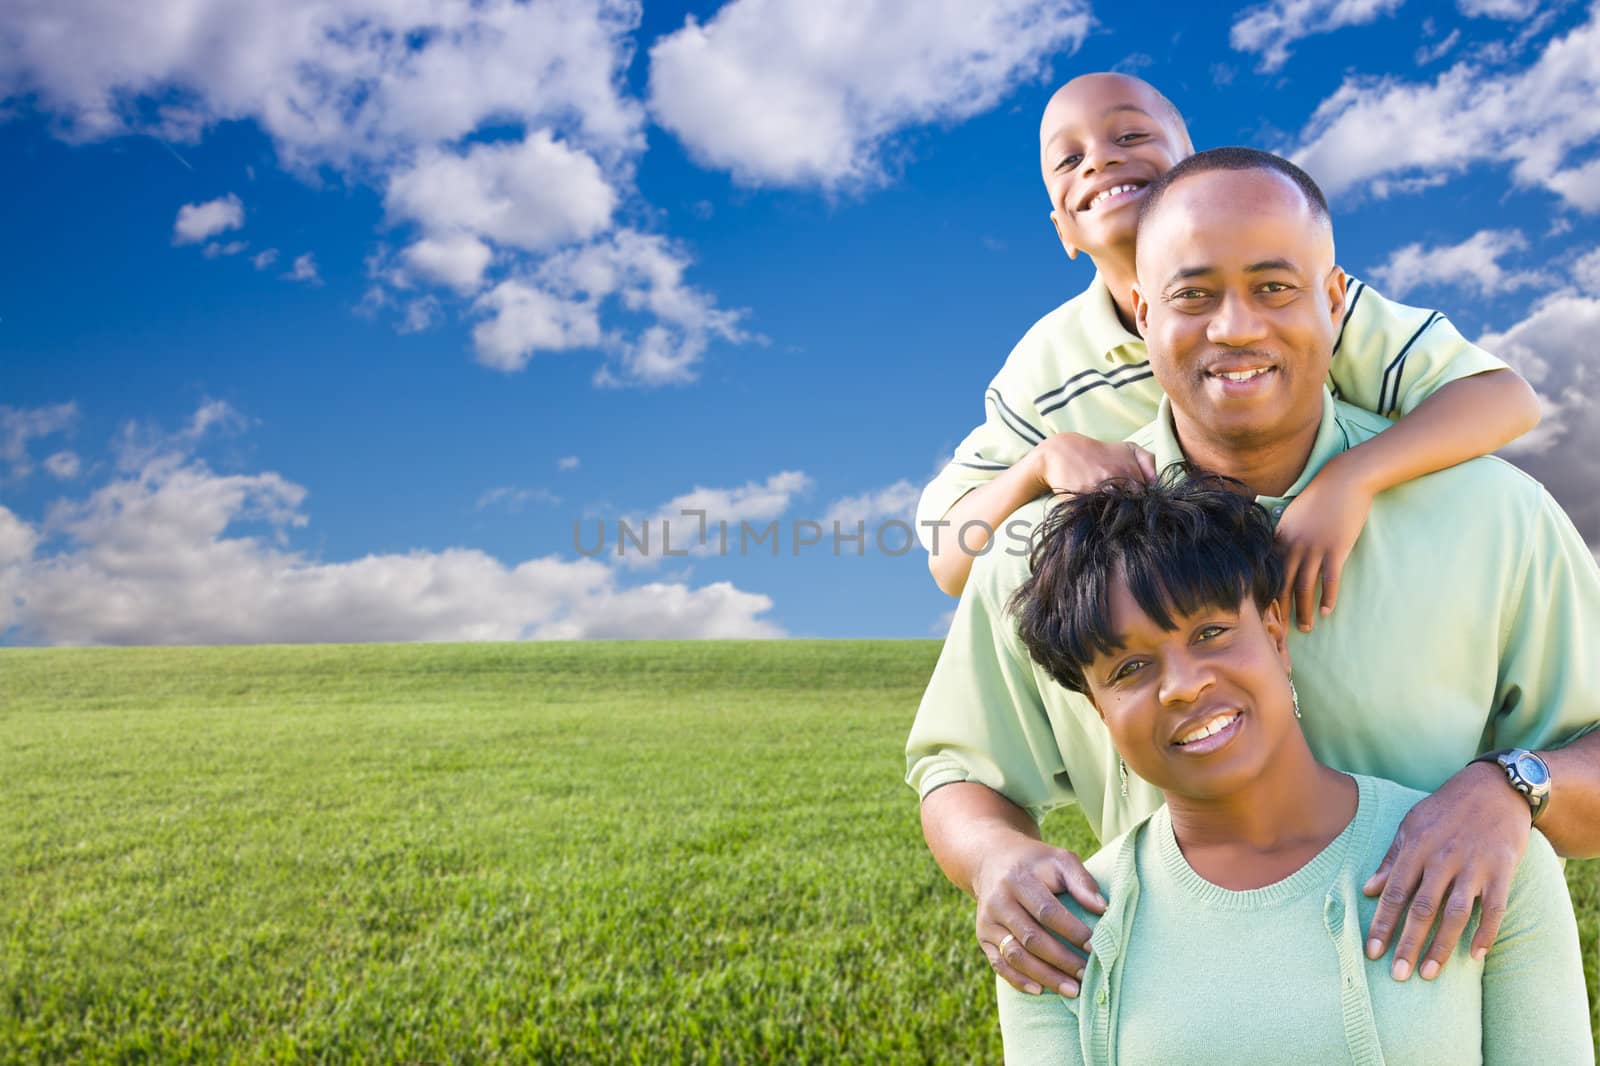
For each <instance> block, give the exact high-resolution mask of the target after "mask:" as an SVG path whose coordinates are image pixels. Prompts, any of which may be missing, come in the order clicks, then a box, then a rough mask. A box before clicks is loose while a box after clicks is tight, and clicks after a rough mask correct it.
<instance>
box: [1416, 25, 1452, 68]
mask: <svg viewBox="0 0 1600 1066" xmlns="http://www.w3.org/2000/svg"><path fill="white" fill-rule="evenodd" d="M1459 40H1461V31H1460V30H1451V31H1450V35H1449V36H1448V37H1446V38H1444V39H1443V40H1441V41H1436V42H1434V43H1433V44H1425V45H1423V46H1421V47H1420V48H1418V49H1417V55H1416V61H1417V66H1419V67H1425V66H1427V65H1428V64H1429V63H1432V62H1433V61H1434V60H1436V59H1443V58H1444V56H1445V54H1446V53H1447V52H1449V51H1450V49H1452V48H1454V47H1455V46H1456V42H1457V41H1459Z"/></svg>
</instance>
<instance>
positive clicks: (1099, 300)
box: [1083, 273, 1144, 359]
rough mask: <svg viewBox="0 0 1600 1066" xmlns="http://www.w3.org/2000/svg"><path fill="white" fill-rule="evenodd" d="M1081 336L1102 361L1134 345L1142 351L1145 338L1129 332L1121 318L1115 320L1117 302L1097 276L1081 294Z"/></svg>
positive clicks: (1096, 275) (1097, 275)
mask: <svg viewBox="0 0 1600 1066" xmlns="http://www.w3.org/2000/svg"><path fill="white" fill-rule="evenodd" d="M1083 334H1084V337H1085V339H1086V340H1088V342H1089V346H1090V347H1091V348H1092V349H1093V350H1094V351H1096V352H1098V353H1099V354H1100V356H1101V358H1103V359H1110V358H1112V357H1113V356H1114V355H1115V354H1116V352H1117V349H1119V348H1123V347H1125V346H1127V345H1129V344H1137V345H1138V346H1139V347H1140V349H1141V350H1142V349H1143V347H1144V338H1142V337H1140V336H1139V335H1138V334H1137V333H1129V332H1128V329H1127V327H1126V326H1124V325H1123V324H1122V319H1120V318H1118V317H1117V305H1116V302H1115V301H1113V300H1112V299H1111V289H1110V288H1109V287H1108V286H1107V285H1106V283H1105V281H1104V280H1102V279H1101V277H1100V275H1099V274H1098V273H1096V274H1095V276H1094V280H1093V281H1091V282H1090V283H1089V288H1088V291H1087V292H1085V293H1084V309H1083Z"/></svg>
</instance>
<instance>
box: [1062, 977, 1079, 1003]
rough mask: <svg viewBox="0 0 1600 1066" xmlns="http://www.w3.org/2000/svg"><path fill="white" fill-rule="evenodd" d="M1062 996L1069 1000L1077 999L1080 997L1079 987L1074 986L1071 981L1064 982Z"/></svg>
mask: <svg viewBox="0 0 1600 1066" xmlns="http://www.w3.org/2000/svg"><path fill="white" fill-rule="evenodd" d="M1061 994H1062V995H1063V996H1066V997H1067V998H1068V999H1076V998H1077V996H1078V986H1077V985H1075V984H1073V983H1072V982H1071V981H1062V982H1061Z"/></svg>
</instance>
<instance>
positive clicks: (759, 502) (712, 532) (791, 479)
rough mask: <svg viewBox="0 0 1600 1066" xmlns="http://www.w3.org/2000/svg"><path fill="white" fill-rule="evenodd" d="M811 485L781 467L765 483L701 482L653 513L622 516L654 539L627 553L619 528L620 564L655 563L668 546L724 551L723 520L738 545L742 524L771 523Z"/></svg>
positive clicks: (692, 551) (690, 550)
mask: <svg viewBox="0 0 1600 1066" xmlns="http://www.w3.org/2000/svg"><path fill="white" fill-rule="evenodd" d="M811 488H812V480H811V478H810V477H809V476H807V475H806V474H805V473H804V472H803V471H799V470H782V471H779V472H778V473H776V474H773V475H771V476H770V477H768V478H766V480H764V481H747V482H745V483H744V484H743V485H736V486H733V487H731V488H728V487H709V488H708V487H706V486H702V485H696V486H695V487H694V488H692V489H690V490H689V491H688V492H685V493H682V494H681V495H678V496H674V497H673V498H672V499H670V500H668V501H666V502H665V503H663V504H661V505H660V506H659V507H657V508H656V509H655V511H654V513H653V514H651V515H649V516H644V517H640V516H633V517H630V518H625V519H623V520H622V521H624V522H626V523H627V524H628V526H629V528H630V529H632V530H635V531H647V533H646V535H647V536H648V537H649V538H650V542H649V549H648V551H642V550H639V549H638V548H636V547H635V546H633V545H632V543H631V542H630V543H629V547H628V549H627V550H626V551H623V550H620V546H621V540H622V538H621V532H620V528H619V530H618V531H617V532H616V534H615V535H616V539H617V542H618V545H619V552H618V562H619V563H621V564H622V565H624V566H651V565H654V564H656V563H660V562H662V561H663V560H664V559H666V558H669V556H668V555H667V554H666V549H667V547H668V546H670V547H671V549H672V556H677V555H679V554H680V553H682V552H684V551H687V552H688V553H689V554H690V555H708V554H710V553H711V552H712V551H713V550H720V548H719V545H720V543H721V536H720V535H719V532H718V530H719V523H720V524H725V525H726V527H727V529H728V534H727V538H728V543H730V544H733V543H736V542H738V539H739V536H740V534H739V524H740V523H741V522H749V523H751V524H752V525H755V524H756V523H770V522H772V521H774V520H776V519H778V518H780V517H781V516H782V515H783V514H785V513H786V512H787V511H788V510H789V508H790V507H791V506H792V505H793V503H794V501H795V499H796V498H797V497H799V496H801V495H803V494H805V493H807V492H810V491H811Z"/></svg>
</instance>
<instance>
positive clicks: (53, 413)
mask: <svg viewBox="0 0 1600 1066" xmlns="http://www.w3.org/2000/svg"><path fill="white" fill-rule="evenodd" d="M77 420H78V405H77V404H75V403H58V404H51V405H49V406H46V407H7V406H5V405H4V404H0V462H3V463H5V464H6V476H8V477H11V478H25V477H27V476H28V475H29V474H31V473H33V460H32V459H31V458H30V457H29V454H28V442H29V441H31V440H36V439H38V438H41V437H49V436H53V435H54V434H57V433H62V432H65V431H66V430H68V429H70V428H71V427H72V424H73V423H74V422H76V421H77Z"/></svg>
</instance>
